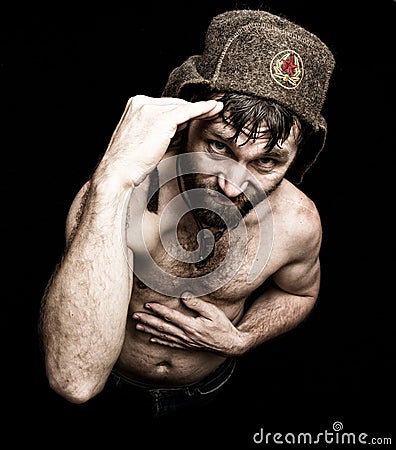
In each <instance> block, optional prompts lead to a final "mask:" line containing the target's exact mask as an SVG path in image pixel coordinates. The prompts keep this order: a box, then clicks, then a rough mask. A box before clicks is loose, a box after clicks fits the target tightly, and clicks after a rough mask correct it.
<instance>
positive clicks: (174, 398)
mask: <svg viewBox="0 0 396 450" xmlns="http://www.w3.org/2000/svg"><path fill="white" fill-rule="evenodd" d="M235 364H236V361H235V359H233V358H229V359H226V360H225V361H224V362H223V363H222V364H221V365H220V366H219V367H218V368H217V369H216V370H215V371H214V372H213V373H211V374H210V375H208V376H207V377H206V378H204V379H203V380H201V381H199V382H198V383H194V384H189V385H186V386H177V387H161V388H153V386H151V385H146V384H144V383H139V382H136V381H134V380H130V379H129V378H126V377H124V376H122V375H120V374H118V373H116V372H115V371H113V372H112V373H111V375H110V377H109V381H108V384H109V385H110V387H112V389H115V390H116V391H118V392H119V393H120V394H121V395H126V396H128V397H129V396H131V401H133V402H134V403H135V404H136V401H138V402H139V404H140V405H141V406H143V407H145V408H146V409H148V410H149V413H150V414H151V415H152V417H160V416H165V415H169V414H172V413H175V412H178V411H182V410H185V409H186V408H191V407H195V406H203V405H206V404H208V403H209V402H210V401H211V400H213V398H214V397H215V396H216V394H217V393H218V392H219V390H220V388H221V387H222V386H223V385H224V384H225V383H226V382H227V381H228V380H229V379H230V377H231V375H232V374H233V371H234V368H235Z"/></svg>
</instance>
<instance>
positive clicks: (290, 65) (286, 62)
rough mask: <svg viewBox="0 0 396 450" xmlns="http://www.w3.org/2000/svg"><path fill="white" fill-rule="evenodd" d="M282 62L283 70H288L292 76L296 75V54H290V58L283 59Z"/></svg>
mask: <svg viewBox="0 0 396 450" xmlns="http://www.w3.org/2000/svg"><path fill="white" fill-rule="evenodd" d="M282 63H283V66H282V72H283V73H286V72H287V73H288V74H289V75H290V76H291V77H292V76H293V75H294V70H295V69H296V68H297V65H296V64H294V55H290V57H289V59H283V60H282Z"/></svg>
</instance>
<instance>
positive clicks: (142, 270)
mask: <svg viewBox="0 0 396 450" xmlns="http://www.w3.org/2000/svg"><path fill="white" fill-rule="evenodd" d="M197 231H199V230H196V229H194V228H193V227H191V229H189V228H188V227H187V228H184V229H182V230H179V232H178V233H173V232H172V233H162V234H161V236H160V234H158V235H157V236H156V239H155V243H154V244H153V243H152V244H151V245H150V250H148V249H147V248H146V251H143V252H138V253H135V256H134V273H135V275H136V278H137V284H138V286H140V287H144V288H147V287H148V288H150V291H152V292H153V293H154V292H155V293H157V294H160V295H163V296H167V297H177V298H178V297H180V296H181V294H182V293H184V292H190V293H192V294H193V295H195V296H206V297H209V298H211V299H213V300H216V301H222V300H224V299H227V301H228V302H230V301H231V302H232V301H237V300H241V299H243V298H246V297H247V296H249V294H251V293H252V291H254V290H255V289H256V288H257V287H258V286H259V285H260V284H261V283H262V282H263V281H264V280H265V279H266V278H267V277H268V276H269V275H270V274H271V272H272V270H271V258H270V254H271V250H272V244H273V239H272V233H271V230H263V229H259V227H257V226H255V227H250V228H247V227H246V226H245V225H244V224H243V226H242V225H241V226H238V227H237V228H236V229H234V230H227V231H226V232H224V233H222V234H221V233H220V234H218V233H214V234H212V233H211V232H210V231H208V230H206V231H205V232H204V231H202V230H201V231H200V232H199V233H197ZM151 239H153V236H152V235H151Z"/></svg>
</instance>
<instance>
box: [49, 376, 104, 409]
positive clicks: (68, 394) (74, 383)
mask: <svg viewBox="0 0 396 450" xmlns="http://www.w3.org/2000/svg"><path fill="white" fill-rule="evenodd" d="M47 379H48V383H49V386H50V388H51V389H52V390H53V391H54V392H56V393H57V394H58V395H60V396H61V397H63V398H64V399H66V400H67V401H69V402H70V403H75V404H82V403H86V402H88V401H89V400H91V399H92V398H93V397H95V396H96V395H97V394H99V393H100V392H101V391H102V389H103V387H104V385H105V382H99V381H98V380H97V379H95V378H93V377H91V378H87V377H81V378H78V377H73V380H71V379H68V378H67V377H65V376H64V375H63V374H54V373H51V371H48V373H47Z"/></svg>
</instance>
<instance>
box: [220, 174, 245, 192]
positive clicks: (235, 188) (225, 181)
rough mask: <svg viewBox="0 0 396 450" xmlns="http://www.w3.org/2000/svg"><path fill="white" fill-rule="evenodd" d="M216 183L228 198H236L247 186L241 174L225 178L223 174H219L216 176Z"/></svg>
mask: <svg viewBox="0 0 396 450" xmlns="http://www.w3.org/2000/svg"><path fill="white" fill-rule="evenodd" d="M217 183H218V185H219V186H220V188H221V189H222V191H223V192H224V194H225V195H226V196H227V197H229V198H234V197H237V196H238V195H239V194H241V193H242V192H243V191H244V190H245V189H246V188H247V186H248V181H247V180H246V179H245V178H244V177H243V174H242V173H239V174H236V173H233V174H232V177H229V176H228V177H227V176H226V175H225V174H219V175H218V176H217Z"/></svg>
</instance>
